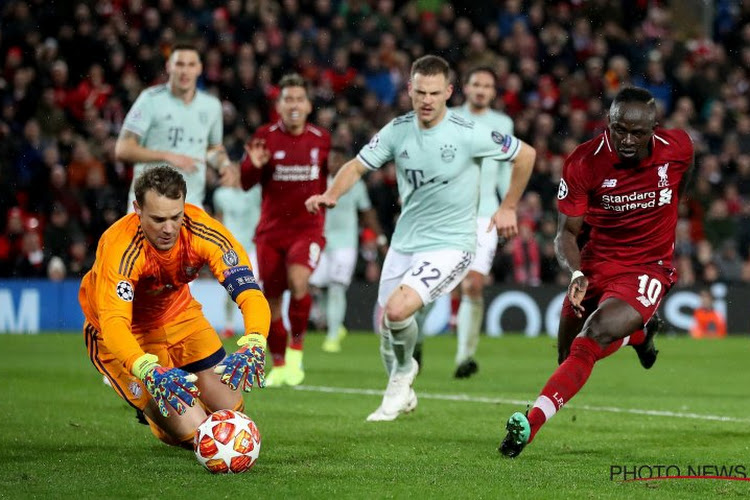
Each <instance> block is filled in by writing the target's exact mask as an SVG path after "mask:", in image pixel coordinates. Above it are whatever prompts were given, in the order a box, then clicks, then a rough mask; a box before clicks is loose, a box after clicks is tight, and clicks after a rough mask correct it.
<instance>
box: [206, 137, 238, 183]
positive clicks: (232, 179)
mask: <svg viewBox="0 0 750 500" xmlns="http://www.w3.org/2000/svg"><path fill="white" fill-rule="evenodd" d="M206 165H208V166H209V167H211V168H213V169H214V170H216V171H217V172H218V173H219V183H220V184H221V185H222V186H224V187H239V185H240V169H239V166H237V165H236V164H234V163H232V162H231V160H230V159H229V155H228V154H227V150H226V149H225V148H224V145H223V144H217V145H215V146H211V147H209V148H208V151H206Z"/></svg>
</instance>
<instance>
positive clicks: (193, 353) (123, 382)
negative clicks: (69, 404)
mask: <svg viewBox="0 0 750 500" xmlns="http://www.w3.org/2000/svg"><path fill="white" fill-rule="evenodd" d="M83 336H84V339H85V341H86V349H87V350H88V353H89V358H90V359H91V362H92V363H93V364H94V367H96V369H97V370H99V373H101V374H102V375H104V376H105V377H107V379H109V382H110V383H111V384H112V388H113V389H114V390H115V392H116V393H117V395H118V396H120V397H121V398H122V399H124V400H125V401H127V402H128V403H129V404H130V405H131V406H133V407H135V408H138V409H139V410H143V409H144V408H145V407H146V403H148V400H149V399H150V398H151V396H150V395H149V393H148V391H147V390H146V387H145V386H144V385H143V383H142V382H141V381H140V380H139V379H138V378H136V377H135V376H133V374H131V373H130V372H129V371H127V369H126V368H125V366H124V365H123V364H122V363H121V362H120V361H119V360H118V359H117V358H115V357H114V356H113V355H112V354H111V353H110V352H109V351H108V350H107V348H106V347H105V345H104V343H103V342H102V338H101V337H102V335H101V333H100V332H99V331H97V330H96V328H94V326H93V325H92V324H91V323H89V322H88V321H86V322H85V323H84V325H83ZM167 339H170V340H169V341H168V340H167ZM173 339H174V340H173ZM136 340H138V343H139V344H140V346H141V348H142V349H143V350H144V352H147V353H149V354H154V355H156V356H158V358H159V364H160V365H162V366H166V367H170V368H171V367H177V368H182V369H183V370H185V371H187V372H190V373H195V372H199V371H202V370H206V369H208V368H211V367H213V366H216V365H217V364H219V362H220V361H221V360H222V359H224V356H225V355H226V352H225V351H224V346H223V345H222V343H221V340H220V339H219V336H218V335H217V334H216V331H215V330H214V329H213V327H211V325H210V324H209V322H208V320H206V318H205V316H203V312H202V311H201V309H200V307H189V308H187V309H186V310H185V311H183V312H182V313H180V315H178V316H177V317H176V318H175V319H174V320H172V321H170V322H169V323H167V324H166V325H164V326H162V327H159V328H156V329H154V330H151V331H148V332H146V333H145V334H143V335H136Z"/></svg>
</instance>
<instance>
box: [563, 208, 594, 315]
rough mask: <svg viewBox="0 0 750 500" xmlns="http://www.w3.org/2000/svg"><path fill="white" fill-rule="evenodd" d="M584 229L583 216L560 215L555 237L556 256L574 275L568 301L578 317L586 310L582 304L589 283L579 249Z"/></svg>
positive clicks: (569, 288)
mask: <svg viewBox="0 0 750 500" xmlns="http://www.w3.org/2000/svg"><path fill="white" fill-rule="evenodd" d="M582 228H583V216H580V217H568V216H567V215H565V214H563V213H560V214H559V215H558V219H557V235H556V236H555V255H556V256H557V261H558V262H559V263H560V266H561V267H562V268H563V269H567V270H568V271H570V272H571V273H572V276H571V280H570V285H569V286H568V299H569V300H570V304H571V305H572V306H573V310H574V311H575V313H576V316H578V317H579V318H580V317H582V315H583V312H584V308H583V306H581V302H582V301H583V298H584V297H585V295H586V288H588V285H589V281H588V279H586V276H584V275H583V273H581V271H580V268H581V250H580V249H579V248H578V241H577V238H578V234H579V233H580V232H581V229H582Z"/></svg>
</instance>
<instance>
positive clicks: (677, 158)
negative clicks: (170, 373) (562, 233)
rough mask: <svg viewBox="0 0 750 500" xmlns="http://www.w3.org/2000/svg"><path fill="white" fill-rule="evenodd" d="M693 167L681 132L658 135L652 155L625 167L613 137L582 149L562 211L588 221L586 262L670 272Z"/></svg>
mask: <svg viewBox="0 0 750 500" xmlns="http://www.w3.org/2000/svg"><path fill="white" fill-rule="evenodd" d="M692 161H693V143H692V141H691V139H690V137H689V136H688V135H687V133H685V132H684V131H682V130H664V129H657V130H656V132H655V134H654V137H653V139H652V143H651V155H650V156H648V157H647V158H645V159H644V160H643V161H641V162H640V164H639V165H638V166H637V167H630V168H628V167H625V166H623V165H622V164H621V163H620V158H619V157H618V156H617V153H616V152H615V151H614V149H613V148H612V144H611V139H610V137H609V131H605V132H604V133H603V134H601V135H599V136H598V137H595V138H594V139H591V140H590V141H588V142H585V143H583V144H581V145H580V146H578V147H577V148H576V149H575V151H573V153H571V155H570V156H569V157H568V159H567V160H566V161H565V165H564V167H563V176H562V179H561V180H560V188H559V190H558V193H557V198H558V207H559V210H560V212H561V213H563V214H565V215H567V216H568V217H580V216H584V221H585V222H586V223H587V224H589V225H590V226H591V235H590V239H589V241H588V243H587V244H586V245H585V246H584V249H583V252H582V258H584V259H586V260H589V259H593V260H594V261H601V260H605V261H615V262H618V263H620V264H622V265H628V266H629V265H638V264H649V263H660V264H663V265H665V266H671V262H672V254H673V252H674V240H675V226H676V224H677V204H678V199H677V198H678V192H679V187H680V183H681V182H682V180H683V177H684V176H685V173H686V172H687V170H688V169H689V167H690V165H691V164H692Z"/></svg>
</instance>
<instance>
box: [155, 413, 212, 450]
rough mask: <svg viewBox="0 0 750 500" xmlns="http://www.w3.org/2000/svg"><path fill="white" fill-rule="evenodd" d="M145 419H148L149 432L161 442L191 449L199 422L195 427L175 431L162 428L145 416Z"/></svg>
mask: <svg viewBox="0 0 750 500" xmlns="http://www.w3.org/2000/svg"><path fill="white" fill-rule="evenodd" d="M146 420H147V421H148V426H149V428H150V429H151V434H153V435H154V436H155V437H156V438H157V439H158V440H159V441H161V442H162V443H164V444H168V445H169V446H177V447H180V448H186V449H188V450H192V449H193V439H194V438H195V433H196V432H197V430H198V425H200V422H198V423H196V425H195V428H194V429H192V430H191V431H188V432H176V431H170V430H167V429H164V428H163V427H161V426H159V425H158V424H157V423H156V422H154V421H153V420H151V419H150V418H148V417H146Z"/></svg>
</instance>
